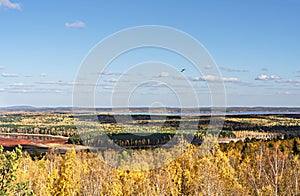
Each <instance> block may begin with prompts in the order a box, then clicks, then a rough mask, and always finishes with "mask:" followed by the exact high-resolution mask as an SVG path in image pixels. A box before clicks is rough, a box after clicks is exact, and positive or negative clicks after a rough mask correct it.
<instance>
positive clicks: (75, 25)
mask: <svg viewBox="0 0 300 196" xmlns="http://www.w3.org/2000/svg"><path fill="white" fill-rule="evenodd" d="M65 27H66V28H83V27H85V23H84V22H82V21H76V22H72V23H69V22H66V23H65Z"/></svg>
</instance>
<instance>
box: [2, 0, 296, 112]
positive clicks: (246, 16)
mask: <svg viewBox="0 0 300 196" xmlns="http://www.w3.org/2000/svg"><path fill="white" fill-rule="evenodd" d="M299 21H300V1H297V0H264V1H261V0H251V1H238V0H228V1H214V0H210V1H196V0H195V1H171V0H169V1H168V0H166V1H155V0H154V1H94V0H91V1H82V0H81V1H79V0H72V1H71V0H66V1H58V0H52V1H29V0H0V32H1V36H0V54H1V56H0V73H1V75H0V106H8V105H33V106H71V105H72V85H73V84H74V81H75V79H76V75H77V71H78V69H79V67H80V64H81V62H82V61H83V59H84V58H85V57H86V55H87V54H88V52H89V51H90V49H91V48H92V47H93V46H95V45H96V44H97V43H98V42H99V41H101V40H102V39H104V38H105V37H107V36H109V35H111V34H113V33H115V32H117V31H120V30H122V29H125V28H130V27H135V26H139V25H163V26H169V27H173V28H176V29H179V30H181V31H184V32H186V33H188V34H190V35H191V36H193V37H194V38H196V39H197V40H198V41H199V42H201V43H202V44H203V45H204V46H205V47H206V49H207V50H208V51H209V53H210V54H211V55H212V57H213V58H214V60H215V61H216V63H217V65H218V67H219V68H220V71H221V74H222V80H223V81H224V84H225V87H226V94H227V104H228V105H229V106H300V99H299V97H300V60H299V57H300V38H299V35H300V25H299ZM134 54H135V56H134ZM151 58H153V59H151ZM143 60H154V61H157V60H160V61H167V62H169V63H170V64H172V65H173V66H174V67H175V68H176V69H178V70H179V69H181V68H182V67H186V71H185V72H184V75H185V76H186V77H187V78H188V79H189V80H190V82H191V83H192V84H193V86H194V88H195V89H201V88H205V85H206V84H205V83H206V82H207V81H209V80H210V81H213V80H214V78H212V77H211V76H205V75H197V73H196V74H195V72H194V70H193V68H192V65H189V64H188V63H187V62H185V61H184V60H183V59H180V58H179V57H176V55H170V54H169V53H168V52H166V51H165V52H162V51H160V50H151V49H149V50H142V51H137V52H136V53H133V54H132V55H127V57H126V56H125V57H124V58H122V59H120V60H119V61H116V62H115V63H113V64H112V65H111V66H110V67H108V70H107V72H106V74H104V76H103V78H102V80H100V81H99V82H100V83H101V85H98V87H97V92H96V96H97V104H96V105H99V106H110V104H111V103H110V98H111V96H112V94H111V91H112V90H113V88H114V85H115V84H116V83H117V81H118V78H119V77H120V75H121V74H122V72H126V70H128V69H129V68H130V66H132V64H134V63H138V62H140V61H143ZM174 62H180V63H179V64H180V65H179V64H178V63H174ZM206 68H207V69H209V66H207V67H206ZM108 73H109V74H108ZM161 74H162V76H163V77H168V73H161ZM195 78H198V79H199V78H200V79H199V80H196V79H195ZM155 86H157V84H152V87H153V88H144V87H145V86H144V87H143V86H141V87H140V88H138V89H140V92H137V93H136V94H134V95H133V96H132V97H133V98H132V100H134V101H133V103H131V104H132V105H151V103H153V102H163V103H164V104H165V105H171V106H176V105H177V104H178V100H176V96H170V94H172V92H169V91H170V89H167V88H165V87H163V88H160V90H157V89H156V90H157V93H154V90H153V89H155ZM197 93H198V96H199V100H201V101H200V102H201V104H200V105H201V106H207V105H210V101H209V99H210V97H209V94H207V92H206V91H205V90H203V91H201V90H199V92H198V91H197ZM154 105H155V104H154Z"/></svg>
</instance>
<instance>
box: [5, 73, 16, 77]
mask: <svg viewBox="0 0 300 196" xmlns="http://www.w3.org/2000/svg"><path fill="white" fill-rule="evenodd" d="M1 75H2V76H3V77H19V75H18V74H11V73H2V74H1Z"/></svg>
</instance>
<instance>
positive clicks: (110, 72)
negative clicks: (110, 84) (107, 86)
mask: <svg viewBox="0 0 300 196" xmlns="http://www.w3.org/2000/svg"><path fill="white" fill-rule="evenodd" d="M122 74H123V73H120V72H113V71H106V70H105V71H103V72H99V75H107V76H109V75H115V76H119V75H122Z"/></svg>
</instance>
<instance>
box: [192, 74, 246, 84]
mask: <svg viewBox="0 0 300 196" xmlns="http://www.w3.org/2000/svg"><path fill="white" fill-rule="evenodd" d="M191 80H192V81H207V82H232V83H238V82H240V80H239V79H238V78H220V77H217V76H213V75H205V76H203V77H195V78H192V79H191Z"/></svg>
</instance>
